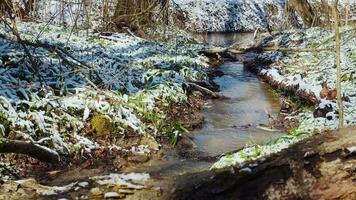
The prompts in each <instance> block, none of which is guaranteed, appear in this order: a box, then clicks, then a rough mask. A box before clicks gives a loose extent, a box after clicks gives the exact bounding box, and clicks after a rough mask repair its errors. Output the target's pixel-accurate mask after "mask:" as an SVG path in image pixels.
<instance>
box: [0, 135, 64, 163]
mask: <svg viewBox="0 0 356 200" xmlns="http://www.w3.org/2000/svg"><path fill="white" fill-rule="evenodd" d="M0 153H17V154H25V155H28V156H31V157H33V158H36V159H38V160H40V161H43V162H48V163H58V162H60V156H59V154H58V153H57V152H55V151H53V150H51V149H49V148H47V147H44V146H41V145H39V144H36V143H33V142H31V141H20V140H8V139H4V138H0Z"/></svg>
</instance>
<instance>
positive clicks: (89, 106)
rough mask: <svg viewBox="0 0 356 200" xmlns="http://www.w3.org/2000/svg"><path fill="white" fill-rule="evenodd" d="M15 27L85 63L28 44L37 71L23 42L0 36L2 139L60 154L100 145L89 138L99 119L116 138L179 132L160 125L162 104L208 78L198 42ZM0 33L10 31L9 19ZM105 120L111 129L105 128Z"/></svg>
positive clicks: (180, 97)
mask: <svg viewBox="0 0 356 200" xmlns="http://www.w3.org/2000/svg"><path fill="white" fill-rule="evenodd" d="M17 25H18V29H19V32H20V34H21V36H22V38H23V39H26V40H29V41H34V42H36V41H40V42H41V43H44V44H51V45H55V46H58V47H59V48H62V49H64V50H65V51H66V52H67V53H69V54H68V55H72V56H73V57H75V58H76V59H77V60H79V61H81V62H84V63H86V65H85V66H84V65H82V64H80V63H79V62H78V61H76V60H74V59H71V58H70V57H68V56H67V58H68V60H69V61H71V62H72V63H74V64H75V65H74V66H70V65H68V64H66V63H65V62H64V61H63V59H61V58H60V57H59V56H58V55H57V54H56V53H55V52H51V51H48V50H45V49H43V48H33V47H28V48H29V51H30V52H31V54H32V55H33V57H34V58H33V59H35V60H36V62H37V67H36V69H33V66H32V65H31V63H30V62H29V59H28V58H27V57H26V56H25V53H24V50H23V48H22V46H21V45H19V44H17V43H13V42H9V41H8V40H4V39H0V58H1V60H0V137H5V138H11V139H21V140H31V141H34V142H38V143H39V144H41V145H44V146H47V147H49V148H51V149H53V150H55V151H57V152H59V153H61V154H66V153H73V152H76V151H81V152H83V151H85V152H90V151H91V150H93V149H95V148H100V147H99V145H98V144H97V143H95V142H94V141H91V140H90V139H88V138H86V137H84V134H85V132H86V130H87V125H88V124H90V123H95V122H94V121H93V120H94V118H95V119H96V120H97V121H96V123H97V124H99V128H100V127H101V128H102V129H103V128H106V130H108V129H109V131H111V132H113V133H112V134H118V136H120V135H121V136H122V135H125V134H127V133H131V134H132V133H135V134H137V135H146V136H153V137H155V136H158V135H164V134H167V135H168V136H170V135H171V134H173V135H176V134H179V131H181V130H175V129H169V130H162V129H160V125H162V124H160V123H166V122H164V120H163V119H165V115H166V113H165V111H164V110H162V107H165V106H169V105H170V104H171V103H174V102H185V101H186V100H187V96H186V90H185V89H184V88H186V87H187V85H186V80H187V79H189V80H190V81H194V80H202V79H205V78H206V74H205V72H204V69H205V68H206V67H207V66H208V65H207V64H206V61H207V60H206V58H205V57H201V56H198V54H197V53H196V52H197V51H198V50H199V49H200V48H201V47H199V46H194V45H188V44H186V45H185V44H179V45H178V44H176V43H175V42H174V41H173V42H171V43H165V44H161V43H157V42H151V41H147V40H144V39H141V38H137V37H134V36H129V35H127V34H107V35H105V36H104V35H98V34H90V35H86V33H85V32H79V33H75V34H74V33H73V34H71V31H70V29H66V28H63V27H57V26H52V25H48V24H43V23H18V24H17ZM0 34H3V35H6V36H12V34H11V32H10V31H9V30H8V29H7V28H6V27H4V26H3V25H2V26H1V27H0ZM12 37H14V36H12ZM93 85H96V86H97V87H99V88H101V89H100V90H98V89H96V88H95V87H94V86H93ZM98 120H99V121H98ZM107 121H109V125H110V127H109V128H108V127H105V126H104V127H103V126H100V124H102V123H106V122H107ZM162 121H163V122H162ZM106 125H107V124H106ZM99 134H100V133H99ZM114 147H115V148H121V147H117V146H114ZM144 148H145V147H142V146H139V147H133V150H135V149H136V150H137V149H138V150H139V151H141V150H142V151H144Z"/></svg>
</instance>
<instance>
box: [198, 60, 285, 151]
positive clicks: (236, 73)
mask: <svg viewBox="0 0 356 200" xmlns="http://www.w3.org/2000/svg"><path fill="white" fill-rule="evenodd" d="M220 69H221V70H222V71H223V72H224V75H223V76H221V77H217V78H215V79H214V82H215V83H216V84H218V85H219V87H220V93H221V94H223V95H224V96H226V97H229V99H226V100H213V101H210V102H209V103H208V105H207V107H206V108H205V109H204V116H205V124H204V127H203V128H202V129H201V130H196V131H194V140H193V141H194V142H195V144H196V145H197V147H198V149H199V150H200V151H202V152H206V153H207V154H208V155H210V156H217V155H220V154H223V153H226V152H230V151H234V150H237V149H240V148H242V147H244V146H245V145H246V144H247V143H257V144H263V143H267V142H268V141H270V140H272V139H275V138H277V137H279V136H281V135H282V134H283V133H281V132H278V131H266V130H264V129H261V128H259V127H260V126H261V125H262V124H267V123H268V115H274V114H276V113H278V111H279V108H280V104H279V99H278V96H277V95H275V93H273V91H272V89H271V88H270V87H269V86H268V85H266V84H264V83H262V82H260V81H259V80H258V79H257V78H256V76H255V75H254V74H252V73H251V72H248V71H245V70H244V68H243V65H242V64H241V63H238V62H226V63H224V64H223V65H222V66H221V67H220Z"/></svg>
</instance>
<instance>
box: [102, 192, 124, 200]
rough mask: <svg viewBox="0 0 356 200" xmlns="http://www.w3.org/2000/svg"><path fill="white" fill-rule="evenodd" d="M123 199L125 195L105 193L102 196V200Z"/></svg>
mask: <svg viewBox="0 0 356 200" xmlns="http://www.w3.org/2000/svg"><path fill="white" fill-rule="evenodd" d="M123 197H125V195H122V194H121V195H120V194H119V193H117V192H107V193H105V194H104V198H105V199H120V198H123Z"/></svg>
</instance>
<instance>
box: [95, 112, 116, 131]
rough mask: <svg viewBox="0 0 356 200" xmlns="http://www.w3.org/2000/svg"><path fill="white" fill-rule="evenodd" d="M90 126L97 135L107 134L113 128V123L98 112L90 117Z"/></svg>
mask: <svg viewBox="0 0 356 200" xmlns="http://www.w3.org/2000/svg"><path fill="white" fill-rule="evenodd" d="M91 126H92V128H93V129H94V130H95V132H96V133H97V134H98V135H103V134H108V133H111V132H113V130H114V124H113V123H112V122H111V120H110V118H108V117H106V116H105V115H102V114H98V113H96V114H94V116H93V118H92V119H91Z"/></svg>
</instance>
